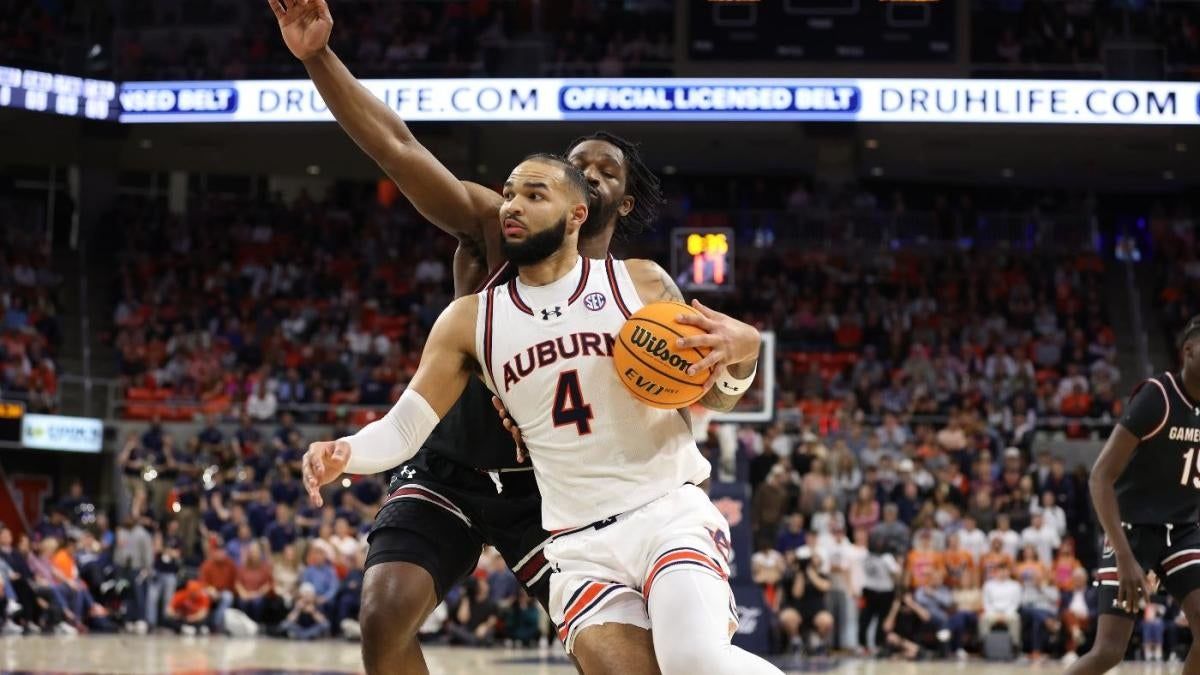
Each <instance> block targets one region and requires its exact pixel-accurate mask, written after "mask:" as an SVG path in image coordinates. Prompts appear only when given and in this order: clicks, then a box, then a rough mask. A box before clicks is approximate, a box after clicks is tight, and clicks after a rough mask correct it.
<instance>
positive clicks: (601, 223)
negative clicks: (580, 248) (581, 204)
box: [579, 192, 621, 239]
mask: <svg viewBox="0 0 1200 675" xmlns="http://www.w3.org/2000/svg"><path fill="white" fill-rule="evenodd" d="M619 208H621V200H620V199H615V200H613V201H611V202H606V201H604V196H603V195H601V194H599V193H592V192H589V193H588V217H587V220H585V221H583V226H582V227H580V228H579V238H580V239H588V238H590V237H594V236H596V235H597V234H600V233H601V232H603V231H604V228H605V227H607V226H608V223H609V221H611V220H612V219H613V216H615V215H616V214H617V209H619Z"/></svg>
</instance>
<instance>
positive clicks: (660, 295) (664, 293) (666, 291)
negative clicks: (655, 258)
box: [654, 267, 684, 302]
mask: <svg viewBox="0 0 1200 675" xmlns="http://www.w3.org/2000/svg"><path fill="white" fill-rule="evenodd" d="M655 283H656V284H658V287H657V288H656V291H657V292H656V293H655V295H654V299H655V300H656V301H657V300H674V301H675V302H683V301H684V300H683V292H682V291H680V290H679V286H678V285H677V284H676V283H675V280H674V279H672V278H671V275H670V274H667V271H666V270H664V269H662V268H661V267H660V268H658V278H657V279H656V280H655Z"/></svg>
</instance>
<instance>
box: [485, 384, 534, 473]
mask: <svg viewBox="0 0 1200 675" xmlns="http://www.w3.org/2000/svg"><path fill="white" fill-rule="evenodd" d="M492 407H494V408H495V409H496V412H497V413H498V414H499V415H500V421H501V422H502V423H503V424H504V428H505V429H508V433H510V434H512V439H513V444H514V445H516V446H517V463H518V464H520V463H522V462H524V461H525V458H526V457H528V456H529V449H528V448H526V447H525V439H524V438H523V437H522V436H521V428H520V427H518V426H517V422H516V420H514V419H513V418H512V417H510V416H509V414H508V410H507V409H506V408H505V407H504V403H503V402H501V401H500V397H499V396H493V397H492Z"/></svg>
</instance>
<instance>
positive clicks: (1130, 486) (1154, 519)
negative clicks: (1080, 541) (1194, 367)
mask: <svg viewBox="0 0 1200 675" xmlns="http://www.w3.org/2000/svg"><path fill="white" fill-rule="evenodd" d="M1120 423H1121V426H1123V427H1125V428H1126V429H1128V430H1129V431H1130V432H1131V433H1133V434H1134V435H1135V436H1137V437H1138V438H1139V439H1140V442H1139V443H1138V446H1137V449H1136V450H1134V454H1133V459H1131V460H1130V461H1129V465H1128V466H1127V467H1125V471H1124V472H1122V473H1121V476H1120V477H1119V478H1117V483H1116V492H1117V504H1118V507H1119V508H1120V512H1121V520H1122V521H1123V522H1126V523H1130V524H1135V525H1140V524H1153V523H1164V524H1165V523H1195V522H1197V521H1200V405H1197V403H1196V402H1195V401H1192V400H1191V399H1190V398H1189V397H1188V395H1187V393H1186V392H1184V390H1183V381H1182V378H1181V377H1180V376H1179V375H1178V374H1174V373H1163V374H1162V375H1159V376H1157V377H1152V378H1150V379H1148V380H1146V381H1145V382H1143V383H1141V384H1140V385H1138V387H1137V389H1135V390H1134V393H1133V396H1132V397H1130V401H1129V407H1128V408H1127V409H1126V411H1125V414H1124V415H1123V416H1122V417H1121V422H1120Z"/></svg>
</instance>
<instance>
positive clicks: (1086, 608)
mask: <svg viewBox="0 0 1200 675" xmlns="http://www.w3.org/2000/svg"><path fill="white" fill-rule="evenodd" d="M959 419H960V418H955V419H953V420H952V421H951V422H950V423H949V424H947V425H945V426H944V427H942V428H941V429H938V430H937V431H936V432H934V431H933V430H932V429H927V430H926V431H925V433H924V438H921V434H919V433H918V432H917V431H916V430H915V429H914V428H912V427H911V426H909V425H907V424H904V423H903V422H900V421H897V419H896V418H894V417H889V418H887V421H886V422H885V423H884V424H883V425H880V426H870V425H862V424H859V423H858V422H855V421H853V420H851V421H850V422H849V424H847V425H846V426H845V427H844V428H842V429H840V430H838V431H835V432H832V433H823V434H818V433H815V431H814V430H813V427H811V426H805V425H796V424H786V423H782V424H778V425H776V426H773V427H771V428H768V429H766V430H764V431H763V432H761V433H760V432H758V431H756V430H753V429H750V428H745V427H743V428H742V429H741V431H740V432H739V435H740V444H739V447H740V448H741V450H742V452H744V453H746V455H747V459H748V466H749V478H750V482H751V484H752V486H753V489H754V496H753V506H752V514H751V519H752V527H753V530H754V539H755V550H756V552H755V553H754V556H753V561H752V574H753V579H754V582H755V583H756V584H758V585H759V587H760V588H761V589H762V592H763V594H764V602H765V604H766V605H767V607H769V608H770V609H771V610H772V617H771V618H772V630H773V635H774V637H775V639H776V646H775V648H776V649H777V650H784V651H791V652H798V653H806V654H809V655H812V654H821V653H828V652H829V651H831V650H834V649H836V650H841V651H845V652H851V653H860V654H868V653H869V654H880V655H890V656H896V657H900V658H907V659H918V658H923V657H927V656H941V657H945V656H950V655H955V654H957V655H958V656H959V657H960V658H966V657H967V655H968V653H983V652H984V651H985V650H986V649H988V648H987V647H985V644H986V643H987V642H988V641H989V638H992V633H993V632H996V631H1001V632H1003V634H1004V635H1005V636H1007V637H1008V638H1009V639H1010V640H1011V643H1012V645H1013V646H1015V647H1016V648H1017V649H1019V650H1021V651H1023V652H1025V653H1026V654H1027V657H1026V658H1029V659H1031V660H1034V661H1037V660H1041V659H1043V658H1048V657H1055V658H1059V657H1062V658H1066V659H1067V660H1070V659H1073V658H1075V655H1077V654H1078V653H1083V652H1084V651H1086V648H1087V647H1088V645H1089V644H1090V641H1091V640H1093V639H1094V630H1095V620H1096V617H1097V606H1096V589H1095V587H1094V584H1093V581H1094V576H1093V575H1092V574H1091V573H1089V570H1094V569H1095V564H1096V562H1097V557H1098V555H1097V554H1098V551H1097V550H1096V542H1097V532H1096V530H1095V529H1093V526H1092V524H1091V523H1092V520H1091V518H1090V517H1089V515H1088V514H1089V507H1088V496H1087V489H1086V484H1087V475H1086V470H1084V469H1083V468H1082V467H1069V466H1067V465H1066V463H1065V462H1064V461H1063V460H1062V459H1061V458H1056V457H1052V456H1051V455H1050V454H1049V453H1039V454H1038V455H1037V456H1036V457H1033V458H1031V457H1030V455H1029V453H1028V451H1027V450H1023V449H1021V448H1018V447H1015V446H1007V447H1005V445H1003V444H999V443H996V442H994V441H993V440H992V439H990V438H988V437H987V435H986V433H984V434H982V435H976V434H978V431H982V430H983V428H982V425H981V428H980V429H979V430H977V431H976V432H975V433H971V434H970V436H973V437H974V438H976V441H975V442H973V445H974V447H973V448H972V449H971V450H963V449H955V448H956V447H957V448H961V446H960V445H959V443H958V439H960V438H961V436H962V433H963V429H962V428H961V427H960V425H959ZM975 443H977V445H975ZM1155 602H1156V603H1157V604H1156V609H1154V613H1155V615H1154V616H1151V614H1150V613H1147V615H1146V617H1144V620H1143V621H1142V624H1143V625H1144V626H1146V628H1145V630H1147V631H1150V632H1151V633H1153V631H1154V630H1155V626H1156V625H1157V626H1159V628H1158V630H1159V631H1160V632H1159V633H1158V634H1159V635H1160V636H1161V635H1162V632H1161V631H1162V628H1161V626H1162V625H1163V623H1161V622H1165V624H1166V625H1167V626H1169V627H1173V628H1169V629H1168V630H1167V632H1166V633H1167V642H1166V651H1165V652H1159V653H1160V654H1165V655H1166V657H1164V658H1169V657H1170V655H1171V654H1174V653H1175V651H1174V650H1175V648H1176V647H1182V646H1186V640H1188V639H1190V638H1188V637H1186V636H1185V634H1186V633H1187V629H1186V627H1184V628H1183V629H1182V630H1180V629H1179V628H1178V627H1179V626H1180V625H1181V624H1180V623H1179V622H1180V621H1182V618H1181V617H1180V612H1179V607H1178V605H1177V604H1174V603H1172V602H1169V601H1167V600H1166V599H1165V598H1162V597H1160V596H1157V595H1156V600H1155ZM1157 605H1161V606H1157ZM1155 622H1160V623H1157V624H1156V623H1155ZM1182 625H1184V626H1185V624H1182ZM1139 634H1141V630H1139ZM1002 641H1003V640H1002ZM1139 643H1140V644H1146V645H1152V644H1153V643H1152V642H1150V640H1149V639H1143V640H1141V641H1135V645H1134V649H1135V651H1136V650H1137V649H1138V647H1137V645H1138V644H1139ZM1158 643H1159V644H1161V643H1162V638H1161V637H1159V638H1158ZM993 649H994V647H993ZM1147 649H1149V650H1150V651H1148V652H1147V658H1150V657H1151V656H1152V655H1153V654H1154V651H1153V648H1152V647H1149V646H1148V647H1147ZM995 653H996V652H991V653H990V654H989V655H991V654H995Z"/></svg>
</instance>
